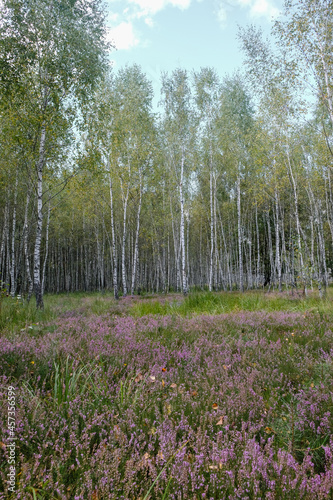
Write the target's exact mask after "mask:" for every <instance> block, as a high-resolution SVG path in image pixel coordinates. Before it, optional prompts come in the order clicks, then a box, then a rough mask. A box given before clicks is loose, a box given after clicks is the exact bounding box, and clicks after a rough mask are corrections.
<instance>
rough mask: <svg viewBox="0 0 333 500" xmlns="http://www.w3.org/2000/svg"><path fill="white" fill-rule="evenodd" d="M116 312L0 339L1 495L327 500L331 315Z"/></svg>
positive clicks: (331, 471)
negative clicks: (10, 433)
mask: <svg viewBox="0 0 333 500" xmlns="http://www.w3.org/2000/svg"><path fill="white" fill-rule="evenodd" d="M126 300H127V302H126V304H127V303H128V305H127V306H126V307H127V308H129V307H130V302H131V301H130V299H126ZM120 307H121V308H122V309H121V311H122V315H116V314H115V308H114V306H113V309H112V312H111V313H107V314H103V315H99V316H98V315H91V316H84V315H80V314H77V313H75V312H74V313H73V314H72V315H70V314H69V313H68V312H67V313H66V315H65V316H64V317H62V318H60V319H59V320H58V321H57V323H56V327H55V328H54V329H53V331H44V332H39V333H38V332H35V331H30V332H29V331H28V332H20V334H18V335H15V336H13V335H12V336H11V338H10V339H8V338H6V337H2V338H0V367H1V368H0V370H1V372H0V373H1V395H0V397H1V403H2V404H1V410H0V411H1V415H0V418H1V425H0V428H1V430H0V432H1V436H0V441H1V443H3V444H2V447H1V449H0V454H1V455H0V456H1V460H2V462H1V468H0V491H4V492H5V493H0V498H7V497H8V498H15V499H16V498H17V499H29V498H34V494H35V497H37V498H38V497H39V498H56V499H73V500H74V499H75V500H81V499H95V500H96V499H100V500H101V499H115V500H118V499H131V500H132V499H133V500H134V499H136V500H139V499H140V498H141V500H144V499H145V500H148V498H149V499H156V500H157V499H162V498H164V499H172V500H179V499H198V500H199V499H201V498H206V499H224V498H226V499H260V498H262V499H263V498H265V499H282V498H283V499H289V498H290V499H310V500H312V499H327V498H332V497H333V439H332V437H331V429H332V428H333V369H332V360H333V348H332V345H333V343H332V341H333V333H332V327H333V319H332V318H331V317H329V316H323V315H322V316H319V315H318V314H317V315H315V314H303V313H299V312H286V311H284V312H281V311H280V312H234V313H229V314H222V315H215V316H213V315H211V316H208V315H206V316H205V315H201V316H198V315H197V316H194V317H188V318H184V317H180V316H176V315H165V316H158V315H155V316H154V315H148V316H142V317H133V316H131V315H129V314H125V313H124V311H125V309H124V304H122V305H121V306H120ZM127 311H128V312H130V309H127ZM50 330H51V329H50ZM9 383H10V384H11V385H15V387H16V391H17V428H16V435H17V438H18V439H17V442H16V443H17V450H18V451H19V453H18V459H17V464H16V466H17V473H18V474H17V487H16V492H15V495H13V496H12V497H11V496H10V494H8V495H7V486H6V474H7V464H6V457H7V454H8V451H7V448H6V444H5V443H6V439H7V436H6V430H5V429H6V425H5V423H6V418H7V414H6V405H5V398H6V390H5V389H6V386H7V385H8V384H9Z"/></svg>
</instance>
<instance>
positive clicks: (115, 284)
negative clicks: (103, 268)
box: [109, 167, 119, 300]
mask: <svg viewBox="0 0 333 500" xmlns="http://www.w3.org/2000/svg"><path fill="white" fill-rule="evenodd" d="M109 187H110V209H111V234H112V254H113V293H114V298H115V299H116V300H118V299H119V293H118V279H117V278H118V266H117V251H116V236H115V229H114V216H113V190H112V178H111V171H110V167H109Z"/></svg>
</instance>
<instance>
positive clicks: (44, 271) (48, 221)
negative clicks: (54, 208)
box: [42, 199, 51, 295]
mask: <svg viewBox="0 0 333 500" xmlns="http://www.w3.org/2000/svg"><path fill="white" fill-rule="evenodd" d="M50 213H51V200H50V199H49V206H48V209H47V221H46V234H45V256H44V262H43V274H42V276H43V277H42V295H44V290H45V282H46V279H45V276H46V263H47V257H48V253H49V226H50Z"/></svg>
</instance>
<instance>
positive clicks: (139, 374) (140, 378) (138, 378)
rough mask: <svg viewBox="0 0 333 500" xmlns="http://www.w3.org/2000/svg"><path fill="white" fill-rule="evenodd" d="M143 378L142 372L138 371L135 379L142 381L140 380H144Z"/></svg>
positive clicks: (135, 380)
mask: <svg viewBox="0 0 333 500" xmlns="http://www.w3.org/2000/svg"><path fill="white" fill-rule="evenodd" d="M142 379H143V376H142V375H141V373H138V374H137V376H136V377H135V379H134V382H140V380H142Z"/></svg>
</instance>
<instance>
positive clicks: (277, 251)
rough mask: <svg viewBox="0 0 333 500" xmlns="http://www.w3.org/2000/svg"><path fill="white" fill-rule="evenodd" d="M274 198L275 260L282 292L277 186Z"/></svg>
mask: <svg viewBox="0 0 333 500" xmlns="http://www.w3.org/2000/svg"><path fill="white" fill-rule="evenodd" d="M274 198H275V260H276V271H277V278H278V285H279V292H282V270H281V258H280V226H279V198H278V193H277V189H276V188H275V193H274Z"/></svg>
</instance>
